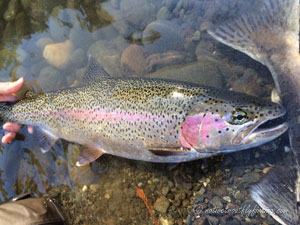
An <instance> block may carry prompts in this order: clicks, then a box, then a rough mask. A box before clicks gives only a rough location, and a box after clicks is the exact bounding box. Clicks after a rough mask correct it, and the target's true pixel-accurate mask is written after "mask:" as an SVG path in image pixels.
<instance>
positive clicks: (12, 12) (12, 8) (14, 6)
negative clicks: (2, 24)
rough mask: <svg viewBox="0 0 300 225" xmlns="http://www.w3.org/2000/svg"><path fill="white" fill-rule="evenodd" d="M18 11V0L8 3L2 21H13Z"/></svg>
mask: <svg viewBox="0 0 300 225" xmlns="http://www.w3.org/2000/svg"><path fill="white" fill-rule="evenodd" d="M18 10H19V1H18V0H10V1H9V3H8V7H7V9H6V11H5V13H4V16H3V17H4V19H5V20H6V21H7V22H10V21H13V20H14V19H15V18H16V15H17V13H18Z"/></svg>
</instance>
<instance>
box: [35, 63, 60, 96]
mask: <svg viewBox="0 0 300 225" xmlns="http://www.w3.org/2000/svg"><path fill="white" fill-rule="evenodd" d="M37 80H38V83H39V84H40V86H41V88H42V90H43V91H52V90H54V89H57V88H58V87H59V83H60V80H61V76H60V73H59V71H58V70H56V69H55V68H53V67H52V66H47V67H45V68H43V69H42V70H41V72H40V75H39V77H38V79H37Z"/></svg>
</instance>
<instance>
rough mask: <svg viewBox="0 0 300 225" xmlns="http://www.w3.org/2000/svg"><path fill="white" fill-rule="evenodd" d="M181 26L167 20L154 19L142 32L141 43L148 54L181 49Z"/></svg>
mask: <svg viewBox="0 0 300 225" xmlns="http://www.w3.org/2000/svg"><path fill="white" fill-rule="evenodd" d="M181 33H182V31H181V28H180V27H179V26H178V25H177V24H175V23H172V22H170V21H167V20H155V21H154V22H152V23H150V24H148V25H147V27H146V28H145V30H144V32H143V44H144V47H145V49H146V51H147V53H148V54H149V55H151V54H155V53H162V52H166V51H171V50H174V51H179V52H180V51H183V49H184V46H183V43H184V40H183V38H182V37H181Z"/></svg>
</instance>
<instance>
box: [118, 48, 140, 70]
mask: <svg viewBox="0 0 300 225" xmlns="http://www.w3.org/2000/svg"><path fill="white" fill-rule="evenodd" d="M145 60H146V59H145V50H144V48H143V47H142V46H139V45H130V46H129V47H127V48H126V49H125V50H124V51H123V53H122V57H121V65H122V69H123V71H124V73H125V74H128V75H143V74H144V73H145Z"/></svg>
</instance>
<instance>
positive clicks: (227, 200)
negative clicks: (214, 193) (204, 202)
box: [223, 196, 231, 202]
mask: <svg viewBox="0 0 300 225" xmlns="http://www.w3.org/2000/svg"><path fill="white" fill-rule="evenodd" d="M223 199H224V200H225V201H226V202H231V198H230V197H229V196H224V197H223Z"/></svg>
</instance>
